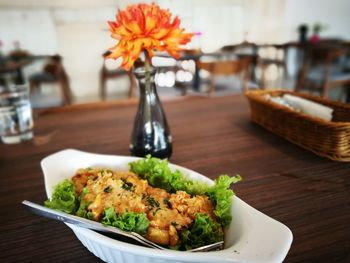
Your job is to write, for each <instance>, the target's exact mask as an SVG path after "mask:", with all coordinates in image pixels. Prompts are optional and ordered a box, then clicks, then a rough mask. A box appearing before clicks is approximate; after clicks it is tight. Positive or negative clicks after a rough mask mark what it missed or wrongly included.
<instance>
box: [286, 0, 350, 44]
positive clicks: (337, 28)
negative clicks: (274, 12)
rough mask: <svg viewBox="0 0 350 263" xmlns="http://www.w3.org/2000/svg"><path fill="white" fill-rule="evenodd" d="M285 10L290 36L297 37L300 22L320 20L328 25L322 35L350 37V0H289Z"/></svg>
mask: <svg viewBox="0 0 350 263" xmlns="http://www.w3.org/2000/svg"><path fill="white" fill-rule="evenodd" d="M285 12H286V25H287V28H288V30H289V32H288V37H289V38H294V39H297V31H296V29H297V27H298V26H299V25H300V24H303V23H306V24H308V25H309V27H312V25H313V24H314V23H315V22H320V23H322V24H327V25H328V29H327V30H326V31H325V32H322V33H321V36H324V37H336V38H345V39H350V1H349V0H287V1H286V8H285Z"/></svg>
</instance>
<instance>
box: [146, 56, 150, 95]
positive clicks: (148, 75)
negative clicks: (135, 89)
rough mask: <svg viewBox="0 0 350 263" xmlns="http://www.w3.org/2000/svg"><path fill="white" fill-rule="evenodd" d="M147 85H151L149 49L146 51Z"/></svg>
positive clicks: (148, 86)
mask: <svg viewBox="0 0 350 263" xmlns="http://www.w3.org/2000/svg"><path fill="white" fill-rule="evenodd" d="M145 87H146V89H149V88H150V87H151V58H150V57H149V54H148V52H147V51H145Z"/></svg>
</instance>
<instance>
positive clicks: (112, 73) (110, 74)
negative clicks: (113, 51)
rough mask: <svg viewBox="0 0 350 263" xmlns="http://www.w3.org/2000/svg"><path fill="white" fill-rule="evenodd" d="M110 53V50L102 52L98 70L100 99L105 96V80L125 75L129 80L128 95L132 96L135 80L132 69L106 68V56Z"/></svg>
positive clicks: (134, 90) (103, 98)
mask: <svg viewBox="0 0 350 263" xmlns="http://www.w3.org/2000/svg"><path fill="white" fill-rule="evenodd" d="M109 54H110V51H106V52H105V53H103V55H102V56H103V65H102V69H101V71H100V97H101V99H102V100H106V98H107V81H108V80H110V79H116V78H120V77H124V76H127V77H128V78H129V81H130V86H129V93H128V97H129V98H133V97H135V95H136V80H135V76H134V75H133V73H132V71H131V70H130V71H126V70H124V69H120V68H118V69H108V68H107V67H106V57H107V56H108V55H109Z"/></svg>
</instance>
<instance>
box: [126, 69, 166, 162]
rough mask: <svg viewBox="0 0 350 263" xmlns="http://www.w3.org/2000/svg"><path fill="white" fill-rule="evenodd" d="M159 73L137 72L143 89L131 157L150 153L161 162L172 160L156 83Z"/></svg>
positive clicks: (141, 70) (132, 139)
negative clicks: (156, 74) (156, 75)
mask: <svg viewBox="0 0 350 263" xmlns="http://www.w3.org/2000/svg"><path fill="white" fill-rule="evenodd" d="M155 73H156V70H155V68H154V67H151V66H149V67H148V70H145V68H144V67H139V68H136V69H135V70H134V74H135V76H136V78H137V81H138V86H139V90H140V100H139V105H138V110H137V113H136V116H135V122H134V128H133V131H132V137H131V143H130V151H131V155H133V156H139V157H144V156H146V155H147V154H151V155H152V156H153V157H158V158H161V159H164V158H170V156H171V154H172V138H171V135H170V130H169V126H168V123H167V120H166V117H165V114H164V110H163V107H162V104H161V102H160V100H159V97H158V93H157V87H156V84H155V82H154V77H155Z"/></svg>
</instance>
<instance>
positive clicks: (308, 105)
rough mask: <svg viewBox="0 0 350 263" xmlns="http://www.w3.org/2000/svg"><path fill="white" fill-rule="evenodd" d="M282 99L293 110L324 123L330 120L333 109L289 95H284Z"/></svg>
mask: <svg viewBox="0 0 350 263" xmlns="http://www.w3.org/2000/svg"><path fill="white" fill-rule="evenodd" d="M283 99H284V100H285V101H286V102H287V103H288V104H290V105H291V106H292V107H293V108H295V109H298V110H300V111H301V112H302V113H305V114H307V115H310V116H313V117H317V118H320V119H323V120H325V121H330V120H332V114H333V109H332V108H330V107H327V106H324V105H322V104H319V103H316V102H313V101H311V100H307V99H303V98H300V97H297V96H293V95H289V94H284V95H283Z"/></svg>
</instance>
